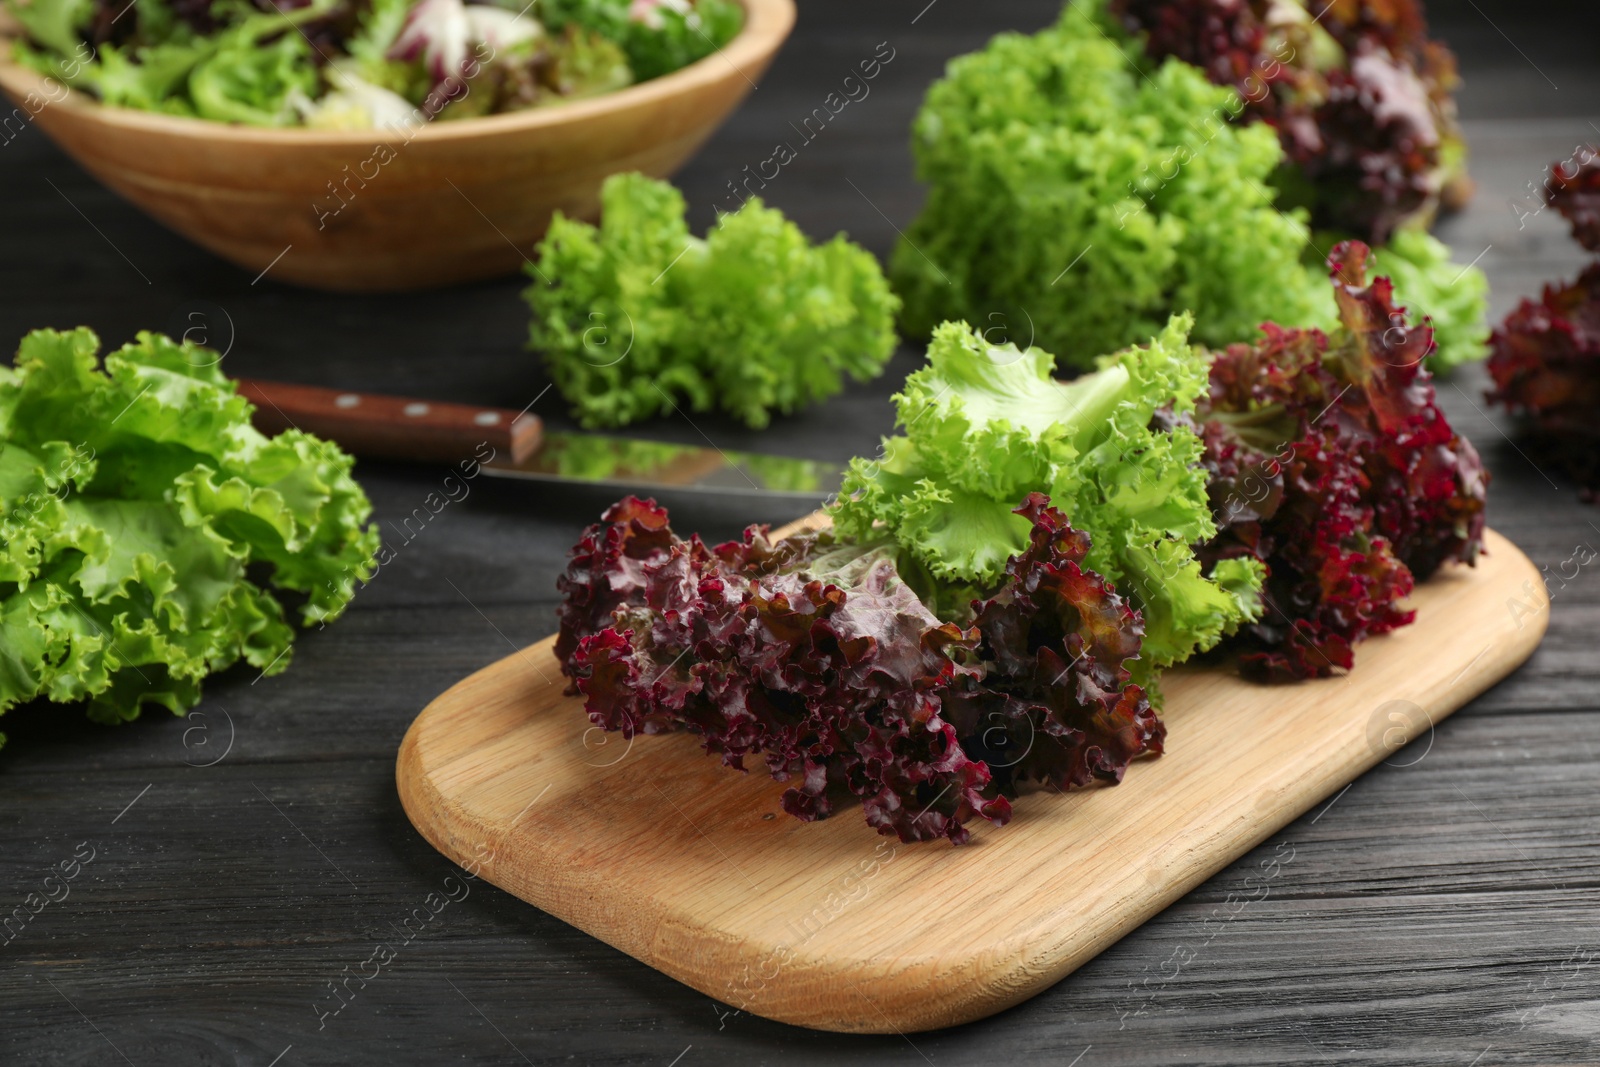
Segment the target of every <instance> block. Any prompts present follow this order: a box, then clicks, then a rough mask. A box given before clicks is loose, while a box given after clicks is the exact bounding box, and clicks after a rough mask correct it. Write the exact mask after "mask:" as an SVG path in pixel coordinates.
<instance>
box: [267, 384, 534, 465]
mask: <svg viewBox="0 0 1600 1067" xmlns="http://www.w3.org/2000/svg"><path fill="white" fill-rule="evenodd" d="M238 382H239V393H240V394H241V395H242V396H244V397H245V398H246V399H247V400H249V401H250V403H252V404H254V405H255V407H256V413H255V418H254V420H253V421H254V423H255V426H256V428H257V429H258V430H260V431H261V432H263V433H278V432H280V431H282V430H286V429H288V428H290V427H297V428H299V429H301V430H304V431H306V432H307V433H313V434H316V435H317V436H318V437H324V438H327V439H328V440H330V441H334V442H336V443H338V444H339V445H341V446H342V447H343V448H345V449H346V450H347V451H350V452H353V453H355V454H356V455H358V456H372V457H381V458H384V459H411V460H426V461H444V462H447V463H448V462H455V461H458V460H464V459H478V460H482V459H484V456H482V455H480V454H479V453H480V451H481V447H482V446H483V445H484V444H485V443H487V444H488V445H490V446H492V447H493V448H494V453H493V454H494V455H495V456H496V458H498V459H501V460H502V461H505V460H506V459H509V461H510V462H512V463H520V462H522V461H523V460H525V459H527V458H528V457H529V456H531V455H533V453H535V452H536V451H538V449H539V445H540V442H541V440H542V437H543V433H542V428H541V426H540V423H539V417H538V416H537V415H530V414H527V413H526V412H524V413H521V414H519V413H517V412H515V411H511V410H509V409H505V408H486V407H476V406H473V405H470V404H450V403H440V402H436V401H432V400H414V399H410V398H407V397H400V396H385V395H383V394H381V393H360V392H354V391H351V390H344V389H323V388H320V387H318V386H313V385H295V384H293V383H290V382H265V381H260V380H253V379H249V378H240V379H239V380H238Z"/></svg>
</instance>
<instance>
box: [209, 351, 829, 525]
mask: <svg viewBox="0 0 1600 1067" xmlns="http://www.w3.org/2000/svg"><path fill="white" fill-rule="evenodd" d="M238 384H239V392H240V394H241V395H242V396H244V397H245V398H246V399H248V400H249V401H250V402H251V403H252V404H254V405H255V409H256V411H255V415H254V416H253V418H252V421H253V422H254V424H255V426H256V428H257V429H258V430H260V431H261V432H263V433H269V434H271V433H279V432H281V431H283V430H286V429H289V428H291V427H293V428H295V429H300V430H304V431H305V432H307V433H312V434H316V435H317V436H318V437H322V438H326V439H327V440H330V441H333V442H335V443H336V444H338V445H340V446H341V447H342V448H344V449H345V450H347V451H349V452H351V453H353V454H354V455H357V456H363V457H368V458H376V459H400V460H413V461H420V462H429V461H433V462H440V461H442V462H448V463H454V462H458V461H462V460H476V461H478V462H480V463H481V464H482V467H483V471H484V473H486V474H489V475H493V476H495V477H500V478H522V479H531V480H536V481H577V482H590V483H594V484H598V485H614V486H617V487H619V488H647V489H675V490H687V491H691V492H699V493H749V492H760V493H764V494H774V495H779V496H784V497H792V498H795V499H798V500H807V501H820V500H823V499H825V498H827V497H828V496H829V495H831V494H833V493H834V492H836V491H837V490H838V488H839V485H840V482H841V481H842V480H843V477H844V464H842V463H834V462H830V461H826V460H811V459H799V458H796V457H793V456H780V455H768V454H764V453H758V452H746V451H738V450H730V449H722V448H719V447H717V446H716V445H714V444H710V443H709V442H708V443H707V445H706V446H699V445H680V444H675V443H671V442H666V441H649V440H639V439H636V438H632V437H621V436H615V435H606V434H590V433H561V432H551V431H547V430H546V429H545V428H544V423H543V420H541V419H540V418H539V417H538V416H537V415H533V414H531V413H529V412H527V411H525V410H524V411H521V412H517V411H511V410H509V409H505V408H492V407H477V406H473V405H468V404H455V403H449V402H443V401H433V400H419V399H416V398H412V397H400V396H389V395H385V394H381V393H364V392H356V391H353V390H340V389H324V388H321V387H318V386H311V385H299V384H294V383H290V382H272V381H262V380H260V379H250V378H240V379H238ZM486 453H487V456H488V458H485V455H486Z"/></svg>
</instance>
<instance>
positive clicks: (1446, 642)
mask: <svg viewBox="0 0 1600 1067" xmlns="http://www.w3.org/2000/svg"><path fill="white" fill-rule="evenodd" d="M802 521H805V520H802ZM796 525H799V524H796ZM1486 543H1487V547H1488V555H1487V556H1486V557H1485V558H1484V559H1482V560H1480V562H1479V564H1478V566H1477V567H1476V568H1473V569H1469V568H1465V567H1447V568H1446V569H1445V570H1444V571H1443V572H1442V573H1441V574H1439V575H1438V576H1436V577H1435V578H1434V579H1432V580H1431V581H1429V582H1427V583H1426V584H1425V585H1423V586H1422V587H1421V588H1420V589H1419V590H1418V591H1417V592H1416V594H1415V596H1414V597H1413V603H1414V604H1415V606H1416V608H1417V611H1418V621H1417V623H1416V624H1415V625H1414V626H1411V627H1407V628H1405V629H1403V630H1401V631H1400V632H1398V633H1395V634H1392V635H1388V636H1385V637H1381V638H1376V639H1374V640H1371V641H1368V642H1366V643H1365V644H1363V645H1362V646H1361V647H1360V651H1359V653H1358V656H1357V663H1356V667H1355V669H1354V670H1353V671H1352V672H1350V673H1349V674H1348V675H1346V676H1343V677H1338V678H1331V679H1326V680H1321V681H1313V682H1303V683H1298V684H1293V685H1283V686H1261V685H1254V684H1251V683H1248V682H1245V681H1243V680H1241V679H1239V678H1238V677H1236V676H1234V675H1232V674H1230V673H1227V672H1226V671H1224V670H1220V669H1209V670H1189V669H1180V670H1176V671H1172V672H1170V673H1168V674H1167V676H1166V681H1165V690H1166V695H1167V699H1166V710H1165V712H1164V713H1163V718H1164V719H1165V721H1166V723H1167V727H1168V735H1167V752H1166V754H1165V755H1163V756H1161V757H1159V758H1157V759H1147V760H1141V761H1139V762H1136V763H1135V764H1134V765H1133V766H1132V767H1130V768H1129V770H1128V774H1127V777H1126V778H1125V779H1124V781H1123V783H1122V784H1121V785H1118V786H1116V787H1113V788H1096V789H1089V790H1085V791H1082V792H1077V793H1071V794H1066V795H1062V794H1055V793H1043V792H1040V793H1034V794H1030V795H1026V796H1024V797H1022V798H1021V799H1020V800H1019V802H1018V803H1017V804H1016V805H1015V812H1016V814H1015V817H1014V818H1013V820H1012V821H1011V823H1010V824H1009V825H1007V826H1004V827H999V828H996V827H993V826H989V825H987V824H983V823H982V822H981V820H979V821H978V822H979V824H978V825H975V826H974V827H973V835H972V842H971V843H970V844H969V845H967V846H965V847H962V848H954V847H952V846H950V845H948V844H945V843H943V842H929V843H926V844H920V845H905V844H901V843H900V842H898V841H896V840H894V839H892V838H884V837H879V836H878V835H877V834H876V833H874V832H873V831H872V830H871V828H869V827H868V826H867V825H866V823H865V822H864V821H863V819H862V816H861V811H860V808H859V806H854V805H841V807H840V809H839V810H838V811H837V812H836V813H835V815H834V816H833V817H832V818H829V819H827V820H825V821H822V822H816V823H801V822H799V821H797V820H795V819H793V818H790V817H789V816H787V815H785V814H784V813H783V811H782V809H781V808H780V806H779V801H778V798H779V796H780V794H781V793H782V792H783V790H784V788H785V787H784V786H783V785H781V784H779V783H777V782H774V781H772V780H771V779H770V778H768V777H767V776H766V775H765V773H761V772H753V773H750V774H747V775H741V774H739V773H738V772H737V771H733V770H730V769H727V768H725V767H723V766H722V764H721V762H720V760H718V759H716V758H714V757H710V756H707V755H705V754H704V753H703V752H702V751H701V750H700V748H699V746H698V745H697V744H696V742H695V741H694V740H693V739H691V738H690V737H687V736H682V735H668V736H658V737H639V738H636V739H635V740H634V741H633V742H632V743H629V742H627V741H624V740H622V738H621V737H620V735H617V734H606V733H604V732H602V731H600V730H598V729H596V728H593V727H591V726H590V724H589V722H588V719H587V718H586V716H585V715H584V712H583V708H582V705H581V702H580V701H579V700H578V699H576V698H573V697H566V696H563V695H562V688H563V685H562V683H563V681H564V679H563V678H562V676H561V673H560V670H559V668H558V666H557V664H556V661H555V659H554V657H553V656H552V654H551V646H552V643H553V641H554V639H553V638H550V639H546V640H544V641H541V642H539V643H538V644H536V645H532V646H530V647H528V648H525V649H523V650H522V652H520V653H519V654H517V655H514V656H510V657H508V658H506V659H504V660H501V661H500V662H499V663H496V664H494V665H493V666H491V667H488V668H486V669H484V670H482V671H479V672H478V673H477V674H474V675H473V676H472V677H470V678H468V679H466V680H465V681H463V682H461V683H460V684H458V685H457V686H455V687H454V688H453V689H451V690H450V691H449V692H447V693H445V694H444V695H443V696H441V697H439V698H438V699H437V700H435V701H434V702H433V703H432V704H430V705H428V707H427V708H426V709H425V710H424V711H423V712H422V714H421V715H420V716H419V717H418V718H417V720H416V722H415V723H414V724H413V725H412V727H411V729H410V732H408V733H407V734H406V737H405V741H404V742H403V743H402V745H401V747H400V754H399V759H398V765H397V768H396V778H397V780H398V785H399V790H400V798H401V801H402V802H403V803H404V805H405V810H406V813H407V814H408V815H409V816H410V818H411V821H412V822H413V823H415V824H416V827H417V829H418V830H419V831H421V833H422V835H423V836H424V837H426V838H427V839H428V840H429V841H430V842H431V843H432V844H433V845H434V847H436V848H437V849H439V851H441V852H443V853H444V854H445V855H446V856H448V857H449V858H450V859H452V860H454V861H456V862H458V863H461V864H463V865H465V866H467V867H468V869H469V870H475V871H481V873H482V875H483V876H484V877H485V878H487V879H488V880H489V881H491V882H493V883H494V884H496V885H498V886H500V887H501V888H503V889H505V890H507V891H508V892H511V893H514V894H516V895H517V896H518V897H521V898H522V899H523V900H526V901H528V902H529V903H531V904H534V905H535V906H537V907H539V908H542V909H544V910H545V911H547V912H549V913H551V914H552V915H555V916H557V917H558V918H561V919H563V920H565V921H566V922H569V923H571V924H573V925H574V926H576V927H578V928H579V929H581V930H585V931H587V932H588V933H590V934H593V935H594V936H595V937H598V938H600V939H601V940H602V941H605V942H607V943H609V944H611V945H614V946H615V947H617V948H619V949H621V950H622V951H624V952H627V953H629V954H630V955H632V956H635V957H637V958H638V959H640V960H643V961H644V962H645V963H648V964H649V965H650V966H652V967H655V968H657V969H659V970H661V971H664V972H666V973H667V974H669V975H672V976H673V977H674V978H677V979H678V980H680V981H682V982H686V983H688V984H689V985H691V986H693V987H694V988H696V989H698V990H700V991H702V992H704V993H706V994H707V995H708V996H710V997H712V998H714V999H716V1000H718V1001H721V1002H722V1003H724V1004H728V1005H731V1006H733V1007H735V1008H739V1009H742V1010H746V1011H751V1012H754V1013H756V1014H759V1015H764V1016H767V1017H768V1018H772V1019H777V1020H781V1021H783V1022H788V1023H795V1024H798V1025H801V1026H810V1027H816V1028H820V1029H824V1030H841V1031H856V1032H869V1033H889V1032H907V1031H915V1030H927V1029H933V1028H936V1027H941V1026H949V1025H953V1024H955V1023H960V1022H966V1021H969V1020H972V1019H977V1018H981V1017H983V1016H985V1015H989V1014H991V1013H993V1012H996V1011H999V1010H1001V1009H1003V1008H1006V1007H1008V1006H1010V1005H1012V1004H1016V1003H1018V1002H1019V1001H1022V1000H1025V999H1026V998H1028V997H1030V996H1033V995H1034V994H1035V993H1038V992H1039V991H1040V990H1042V989H1044V988H1046V987H1047V986H1049V985H1051V984H1053V983H1055V982H1057V981H1059V980H1060V979H1061V978H1062V977H1064V976H1065V975H1067V974H1068V973H1070V972H1071V971H1072V970H1074V969H1075V968H1077V967H1079V966H1081V965H1082V964H1083V963H1085V962H1087V961H1088V960H1090V959H1092V958H1093V957H1094V956H1095V955H1096V954H1097V953H1099V952H1101V951H1102V950H1104V949H1105V948H1106V947H1107V946H1109V945H1111V944H1113V943H1114V942H1116V941H1117V940H1118V939H1119V938H1121V937H1122V936H1123V935H1124V934H1126V933H1128V932H1129V931H1130V930H1132V929H1134V928H1135V927H1137V926H1138V925H1139V924H1141V923H1143V922H1144V921H1145V920H1146V919H1149V918H1150V917H1151V916H1152V915H1154V914H1156V913H1157V912H1159V911H1160V910H1161V909H1163V908H1165V907H1166V906H1167V905H1168V904H1171V903H1172V902H1173V901H1175V900H1177V899H1178V898H1179V897H1181V896H1183V895H1184V894H1185V893H1187V892H1188V891H1189V890H1190V889H1192V888H1194V887H1195V886H1196V885H1198V884H1199V883H1200V882H1202V881H1204V880H1205V879H1206V878H1207V877H1209V876H1210V875H1212V874H1213V873H1215V872H1216V871H1218V870H1220V869H1221V868H1223V867H1225V866H1226V865H1227V864H1228V863H1230V862H1232V861H1233V860H1234V859H1236V858H1237V857H1238V856H1240V855H1242V854H1243V853H1245V852H1246V851H1248V850H1249V849H1251V848H1252V847H1254V846H1255V845H1257V844H1259V843H1261V842H1262V841H1263V840H1265V839H1266V838H1267V837H1269V836H1270V835H1272V834H1274V833H1276V832H1277V831H1278V830H1279V829H1281V828H1282V827H1283V826H1285V825H1286V824H1288V823H1289V822H1291V821H1293V820H1294V819H1295V818H1296V817H1298V816H1299V815H1301V814H1302V813H1304V812H1305V811H1307V810H1308V809H1310V808H1311V807H1312V806H1313V805H1315V804H1316V803H1317V802H1318V801H1320V800H1322V799H1324V798H1326V797H1328V796H1330V795H1332V794H1333V793H1334V792H1335V791H1336V790H1338V789H1340V788H1341V787H1343V786H1344V785H1345V784H1346V783H1348V782H1349V781H1351V780H1352V779H1353V778H1355V777H1356V776H1357V775H1359V774H1360V773H1361V772H1362V771H1365V770H1367V769H1368V768H1369V767H1372V766H1373V765H1374V764H1377V763H1379V762H1381V761H1384V760H1386V759H1392V758H1394V757H1395V753H1396V752H1397V750H1398V749H1399V748H1400V747H1401V746H1402V745H1403V744H1404V743H1405V742H1407V741H1409V740H1411V739H1412V738H1415V737H1418V736H1420V735H1425V734H1427V733H1428V732H1429V731H1430V730H1431V729H1432V725H1433V724H1434V723H1436V722H1438V721H1439V720H1440V719H1441V718H1443V717H1444V716H1445V715H1448V714H1449V713H1450V712H1452V711H1454V710H1455V709H1456V708H1459V707H1460V706H1461V705H1463V704H1465V703H1466V702H1467V701H1469V700H1471V699H1472V698H1473V697H1475V696H1477V695H1478V694H1479V693H1481V692H1483V691H1484V690H1485V689H1488V688H1489V687H1490V686H1491V685H1493V684H1494V683H1495V682H1497V681H1499V680H1500V679H1501V678H1504V677H1505V676H1506V675H1507V674H1509V673H1510V672H1511V671H1512V670H1514V669H1515V668H1516V667H1517V666H1518V665H1519V664H1521V663H1522V662H1523V661H1524V660H1525V659H1527V658H1528V656H1529V655H1530V654H1531V653H1532V652H1533V649H1534V647H1535V646H1536V645H1537V644H1538V643H1539V639H1540V638H1541V637H1542V636H1543V634H1544V629H1545V624H1546V620H1547V616H1548V612H1547V610H1546V600H1545V597H1544V586H1543V582H1542V580H1541V578H1540V575H1539V572H1538V571H1537V569H1535V568H1534V566H1533V565H1532V563H1530V562H1529V561H1528V559H1527V557H1525V556H1524V555H1523V554H1522V553H1521V552H1520V551H1518V550H1517V548H1516V547H1515V546H1514V545H1512V544H1511V543H1510V542H1509V541H1507V540H1505V539H1504V538H1503V537H1500V536H1499V535H1497V534H1494V533H1492V532H1491V533H1490V534H1489V535H1488V538H1487V542H1486ZM1412 758H1414V757H1412V756H1410V755H1406V756H1400V757H1398V762H1406V761H1409V760H1411V759H1412ZM1398 817H1399V816H1398V815H1397V818H1398Z"/></svg>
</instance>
